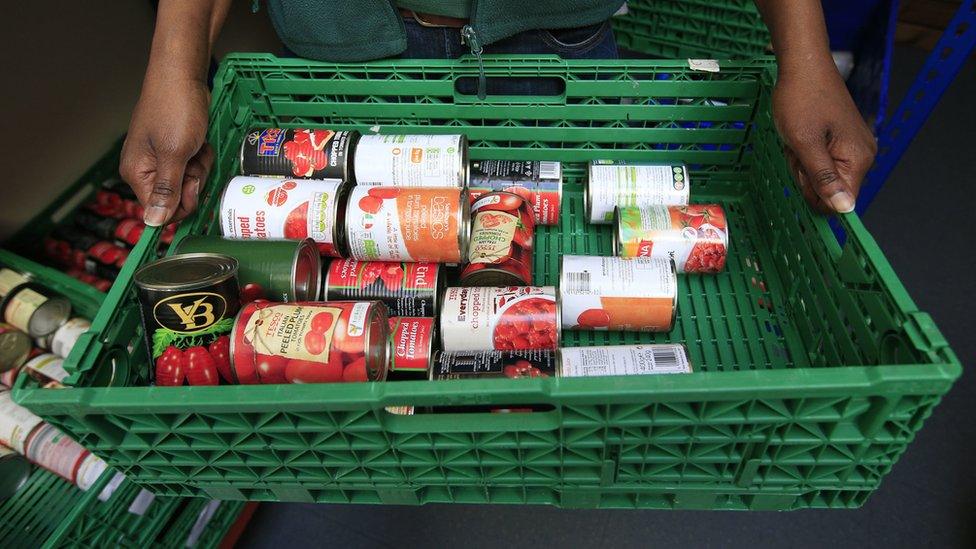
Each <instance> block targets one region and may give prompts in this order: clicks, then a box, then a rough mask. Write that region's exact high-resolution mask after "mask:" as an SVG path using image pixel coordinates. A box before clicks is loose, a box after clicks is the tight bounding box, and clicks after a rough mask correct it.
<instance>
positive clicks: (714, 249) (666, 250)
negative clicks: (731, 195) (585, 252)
mask: <svg viewBox="0 0 976 549" xmlns="http://www.w3.org/2000/svg"><path fill="white" fill-rule="evenodd" d="M616 215H617V221H616V223H617V230H616V234H615V236H614V239H613V252H614V255H618V256H620V257H666V258H671V259H673V260H674V263H675V267H676V268H677V269H678V272H679V273H719V272H722V271H723V270H724V269H725V259H726V257H727V256H728V251H729V225H728V222H727V221H726V218H725V210H723V209H722V207H721V206H719V205H718V204H691V205H689V206H645V207H643V208H618V209H617V214H616Z"/></svg>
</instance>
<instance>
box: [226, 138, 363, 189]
mask: <svg viewBox="0 0 976 549" xmlns="http://www.w3.org/2000/svg"><path fill="white" fill-rule="evenodd" d="M358 141H359V132H357V131H335V130H328V129H301V128H300V129H293V130H289V129H283V128H264V129H253V130H251V131H249V132H248V133H247V135H246V136H245V137H244V142H243V143H241V173H242V174H244V175H263V176H281V177H310V178H313V179H342V180H343V181H351V180H352V155H353V149H354V148H355V146H356V143H357V142H358Z"/></svg>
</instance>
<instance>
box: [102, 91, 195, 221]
mask: <svg viewBox="0 0 976 549" xmlns="http://www.w3.org/2000/svg"><path fill="white" fill-rule="evenodd" d="M209 103H210V90H209V89H208V88H207V85H206V83H205V82H203V81H201V80H196V79H187V78H170V77H166V76H153V75H147V76H146V81H145V82H144V84H143V89H142V95H141V96H140V97H139V102H138V103H137V104H136V108H135V110H134V111H133V113H132V119H131V121H130V122H129V133H128V135H127V136H126V138H125V144H124V145H123V146H122V161H121V165H120V168H119V173H120V174H121V175H122V178H123V179H124V180H125V181H126V182H128V183H129V185H130V186H131V187H132V190H133V191H135V193H136V196H137V197H138V198H139V202H140V203H142V205H143V207H144V208H145V209H146V213H145V217H144V221H145V223H146V225H150V226H160V225H165V224H167V223H171V222H174V221H179V220H181V219H183V218H184V217H186V216H187V215H189V214H190V213H192V212H193V210H195V209H196V207H197V196H198V194H199V192H200V187H201V186H202V185H203V184H204V182H205V181H206V180H207V174H208V173H209V172H210V167H211V165H212V164H213V150H212V149H211V148H210V145H208V144H207V143H206V134H207V108H208V105H209Z"/></svg>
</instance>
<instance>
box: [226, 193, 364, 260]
mask: <svg viewBox="0 0 976 549" xmlns="http://www.w3.org/2000/svg"><path fill="white" fill-rule="evenodd" d="M345 193H346V188H345V187H344V186H343V183H342V181H341V180H339V179H297V180H295V179H277V178H271V177H244V176H237V177H235V178H233V179H231V180H230V182H228V183H227V187H226V188H225V189H224V194H223V196H222V197H221V199H220V227H221V232H222V234H223V235H224V237H226V238H230V239H234V240H282V239H285V240H304V239H306V238H311V239H312V240H314V241H315V243H316V245H317V246H318V248H319V252H320V253H321V254H322V255H326V256H333V257H340V256H342V255H344V253H343V252H344V250H345V232H344V231H343V230H342V225H343V215H344V213H345V212H344V210H343V208H342V207H341V204H342V202H343V197H344V196H345Z"/></svg>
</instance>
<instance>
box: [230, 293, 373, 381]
mask: <svg viewBox="0 0 976 549" xmlns="http://www.w3.org/2000/svg"><path fill="white" fill-rule="evenodd" d="M389 330H390V327H389V323H388V320H387V312H386V306H385V305H383V304H382V303H380V302H378V301H309V302H298V303H273V302H268V301H260V302H253V303H249V304H247V305H245V306H244V307H243V308H242V309H241V312H240V314H238V316H237V319H236V321H235V322H234V329H233V332H232V334H231V347H230V356H231V371H232V375H233V377H234V379H235V381H236V382H237V383H242V384H274V383H336V382H356V381H384V380H385V379H386V375H387V349H388V336H389Z"/></svg>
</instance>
